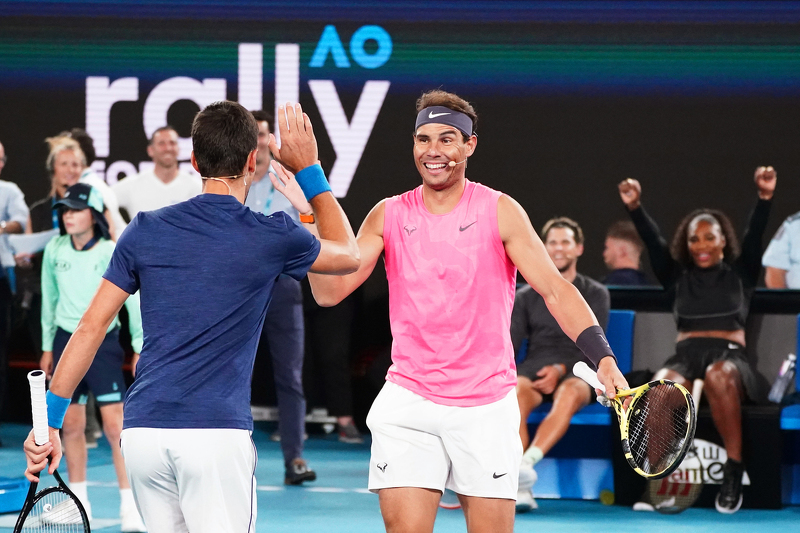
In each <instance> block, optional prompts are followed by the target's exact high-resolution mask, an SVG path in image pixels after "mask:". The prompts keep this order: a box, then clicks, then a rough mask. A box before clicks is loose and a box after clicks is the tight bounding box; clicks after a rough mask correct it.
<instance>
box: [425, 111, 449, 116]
mask: <svg viewBox="0 0 800 533" xmlns="http://www.w3.org/2000/svg"><path fill="white" fill-rule="evenodd" d="M449 114H450V113H434V112H433V111H431V112H430V113H428V118H436V117H441V116H442V115H449Z"/></svg>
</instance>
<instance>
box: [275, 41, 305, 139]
mask: <svg viewBox="0 0 800 533" xmlns="http://www.w3.org/2000/svg"><path fill="white" fill-rule="evenodd" d="M299 101H300V46H299V45H297V44H278V45H275V123H276V124H278V121H279V120H281V119H282V118H283V117H279V116H278V106H279V105H284V104H286V102H291V103H293V104H295V103H297V102H299ZM272 129H273V132H274V133H275V138H276V139H277V140H278V142H280V135H279V134H278V128H277V126H276V127H274V128H272Z"/></svg>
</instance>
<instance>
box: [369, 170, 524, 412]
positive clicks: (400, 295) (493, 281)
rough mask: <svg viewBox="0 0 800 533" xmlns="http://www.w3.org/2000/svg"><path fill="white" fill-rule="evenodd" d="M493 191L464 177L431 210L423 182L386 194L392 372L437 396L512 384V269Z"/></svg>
mask: <svg viewBox="0 0 800 533" xmlns="http://www.w3.org/2000/svg"><path fill="white" fill-rule="evenodd" d="M500 194H501V193H499V192H498V191H495V190H492V189H490V188H488V187H486V186H484V185H481V184H479V183H473V182H470V181H467V182H466V187H465V189H464V195H463V196H462V197H461V200H460V201H459V203H458V205H457V206H456V207H455V209H453V210H452V211H451V212H450V213H447V214H444V215H433V214H431V213H429V212H428V210H427V209H426V208H425V204H424V203H423V201H422V186H419V187H417V188H416V189H414V190H412V191H409V192H407V193H405V194H402V195H400V196H395V197H392V198H389V199H387V200H386V202H385V220H384V226H383V240H384V245H385V257H386V277H387V278H388V280H389V319H390V322H391V327H392V336H393V338H394V341H393V343H392V363H393V364H392V366H391V367H390V368H389V373H388V374H387V376H386V379H387V380H388V381H391V382H393V383H395V384H397V385H400V386H401V387H404V388H406V389H408V390H410V391H412V392H414V393H416V394H419V395H420V396H423V397H424V398H427V399H429V400H431V401H433V402H435V403H438V404H443V405H453V406H461V407H471V406H476V405H485V404H488V403H492V402H495V401H497V400H500V399H501V398H503V397H504V396H506V395H507V394H508V392H509V391H510V390H511V389H512V388H514V387H515V386H516V383H517V378H516V367H515V364H514V349H513V347H512V345H511V335H510V327H511V309H512V307H513V305H514V289H515V283H516V275H517V269H516V267H515V266H514V263H512V262H511V259H510V258H509V257H508V256H507V255H506V251H505V248H504V247H503V242H502V241H501V239H500V232H499V230H498V227H497V201H498V199H499V198H500Z"/></svg>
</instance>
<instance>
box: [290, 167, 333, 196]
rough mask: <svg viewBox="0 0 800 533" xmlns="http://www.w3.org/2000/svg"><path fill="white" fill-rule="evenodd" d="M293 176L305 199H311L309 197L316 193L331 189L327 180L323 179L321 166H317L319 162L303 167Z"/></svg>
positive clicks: (323, 174)
mask: <svg viewBox="0 0 800 533" xmlns="http://www.w3.org/2000/svg"><path fill="white" fill-rule="evenodd" d="M294 177H295V179H296V180H297V184H298V185H300V188H301V189H303V194H305V195H306V200H309V201H311V199H312V198H314V197H315V196H317V195H318V194H322V193H324V192H328V191H330V190H331V186H330V184H329V183H328V180H327V179H325V173H324V172H323V171H322V167H321V166H319V164H316V165H311V166H310V167H306V168H304V169H303V170H301V171H300V172H298V173H297V174H295V176H294Z"/></svg>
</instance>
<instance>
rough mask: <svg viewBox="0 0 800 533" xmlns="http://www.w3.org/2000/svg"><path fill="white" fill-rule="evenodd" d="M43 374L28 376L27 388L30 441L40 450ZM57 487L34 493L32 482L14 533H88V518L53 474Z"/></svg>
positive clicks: (44, 438)
mask: <svg viewBox="0 0 800 533" xmlns="http://www.w3.org/2000/svg"><path fill="white" fill-rule="evenodd" d="M44 382H45V374H44V372H43V371H41V370H34V371H32V372H29V373H28V383H29V384H30V388H31V414H32V415H33V441H34V442H35V443H36V445H37V446H42V445H44V444H47V443H48V442H49V441H50V430H49V428H48V427H47V400H46V393H45V386H44ZM53 477H54V478H55V480H56V482H57V483H58V485H57V486H55V487H47V488H45V489H42V490H40V491H39V492H36V489H37V487H38V486H39V483H38V482H37V481H32V482H31V486H30V488H29V489H28V496H27V497H26V498H25V503H24V504H23V506H22V510H21V511H20V513H19V517H18V518H17V523H16V525H15V526H14V533H22V532H25V531H37V532H42V533H61V532H66V531H70V532H73V531H74V532H83V533H89V532H90V531H91V528H90V527H89V518H88V517H87V515H86V510H85V509H84V508H83V504H81V502H80V500H79V499H78V498H77V497H76V496H75V494H73V492H72V491H71V490H69V487H67V485H66V483H64V480H63V479H61V476H60V475H59V474H58V470H53Z"/></svg>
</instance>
